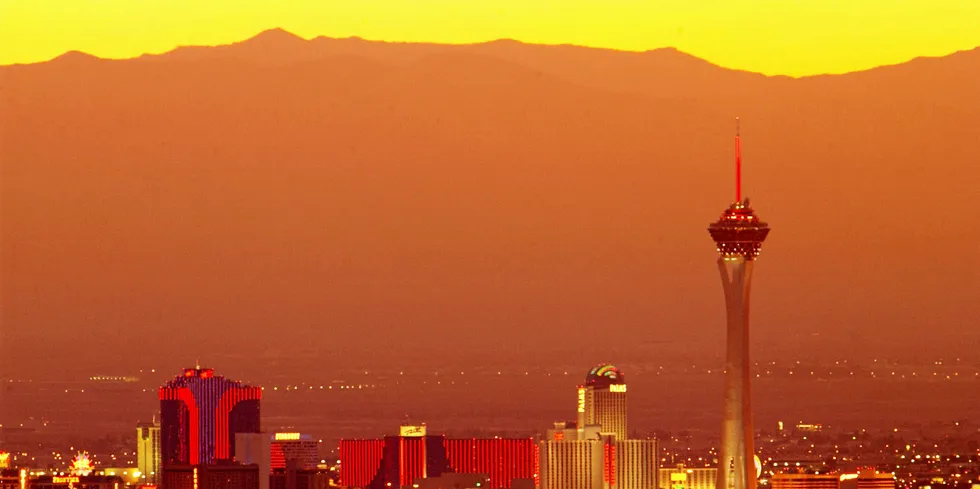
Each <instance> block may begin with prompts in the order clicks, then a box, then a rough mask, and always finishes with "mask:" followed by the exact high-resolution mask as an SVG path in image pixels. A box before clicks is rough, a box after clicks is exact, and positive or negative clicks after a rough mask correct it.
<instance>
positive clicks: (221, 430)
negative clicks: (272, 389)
mask: <svg viewBox="0 0 980 489" xmlns="http://www.w3.org/2000/svg"><path fill="white" fill-rule="evenodd" d="M159 394H160V437H161V440H160V448H161V457H162V465H163V466H164V467H167V466H169V465H208V464H213V463H215V462H216V461H218V460H230V459H231V458H232V457H233V456H234V454H235V434H236V433H258V432H260V425H259V422H260V419H259V402H260V400H261V399H262V389H260V388H258V387H250V386H247V385H243V384H242V383H240V382H236V381H232V380H228V379H225V378H224V377H221V376H215V375H214V370H212V369H209V368H206V369H202V368H199V367H198V368H188V369H184V372H183V373H182V374H181V375H178V376H177V377H176V378H174V379H173V380H171V381H169V382H167V383H166V384H165V385H164V386H163V387H161V388H160V393H159Z"/></svg>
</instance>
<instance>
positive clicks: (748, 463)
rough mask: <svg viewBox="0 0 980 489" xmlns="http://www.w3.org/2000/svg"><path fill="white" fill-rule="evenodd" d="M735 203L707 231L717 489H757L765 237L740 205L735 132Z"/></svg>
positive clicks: (739, 165)
mask: <svg viewBox="0 0 980 489" xmlns="http://www.w3.org/2000/svg"><path fill="white" fill-rule="evenodd" d="M735 167H736V170H735V175H736V176H735V202H734V203H732V204H731V205H730V206H729V207H728V209H726V210H725V211H724V212H723V213H722V215H721V218H720V219H719V220H718V221H716V222H714V223H712V224H710V225H709V226H708V232H709V233H710V234H711V238H712V239H713V240H714V241H715V244H716V245H717V249H718V255H719V256H718V271H719V273H720V274H721V283H722V287H723V289H724V292H725V307H726V310H727V323H728V324H727V343H726V345H727V346H726V355H725V404H724V414H723V421H722V431H721V448H720V451H719V457H718V467H719V470H718V481H717V483H716V484H717V488H718V489H729V488H734V489H755V488H756V472H755V470H754V465H755V462H754V461H755V447H754V440H753V431H752V403H751V393H750V390H751V389H750V379H751V372H750V365H751V364H750V363H749V291H750V289H751V284H752V269H753V266H754V264H755V259H756V258H757V257H758V255H759V252H760V251H761V250H762V242H763V241H765V239H766V236H768V234H769V226H768V225H767V224H766V223H764V222H762V221H760V220H759V219H758V218H757V217H756V215H755V213H754V212H753V211H752V208H751V207H749V200H748V199H745V200H742V181H741V172H742V153H741V137H740V135H739V133H738V131H737V130H736V132H735Z"/></svg>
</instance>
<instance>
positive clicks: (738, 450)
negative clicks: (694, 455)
mask: <svg viewBox="0 0 980 489" xmlns="http://www.w3.org/2000/svg"><path fill="white" fill-rule="evenodd" d="M752 268H753V261H752V260H747V259H745V258H744V257H741V256H737V257H719V258H718V270H719V273H720V275H721V282H722V288H723V289H724V292H725V309H726V311H727V331H726V333H727V335H726V336H727V339H726V342H727V344H726V349H725V350H726V351H725V406H724V420H723V421H722V434H721V449H720V452H719V457H718V467H719V470H718V485H717V486H716V487H718V488H720V489H729V488H734V489H755V485H756V483H755V467H754V465H755V449H754V448H755V447H754V443H753V430H752V406H751V395H750V392H751V364H750V363H749V294H750V291H751V286H752ZM725 469H727V470H725Z"/></svg>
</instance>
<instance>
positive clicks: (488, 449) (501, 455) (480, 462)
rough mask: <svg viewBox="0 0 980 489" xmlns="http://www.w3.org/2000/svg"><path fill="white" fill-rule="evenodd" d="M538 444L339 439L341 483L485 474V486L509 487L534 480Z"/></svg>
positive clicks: (404, 482) (374, 484)
mask: <svg viewBox="0 0 980 489" xmlns="http://www.w3.org/2000/svg"><path fill="white" fill-rule="evenodd" d="M538 465H539V459H538V445H537V443H536V442H535V441H534V440H533V439H531V438H461V439H457V438H446V437H444V436H433V435H425V436H388V437H385V438H384V439H374V440H341V442H340V485H341V486H345V487H359V488H372V489H373V488H377V489H381V488H387V487H393V488H400V487H412V485H413V484H416V483H419V481H422V480H424V479H428V478H437V477H440V476H441V475H443V474H453V473H454V474H481V475H482V476H484V479H485V480H486V481H487V482H486V484H485V485H484V486H483V487H489V488H509V487H511V484H512V483H513V481H514V480H527V481H536V478H537V469H538Z"/></svg>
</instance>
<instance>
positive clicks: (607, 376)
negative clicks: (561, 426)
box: [578, 364, 627, 440]
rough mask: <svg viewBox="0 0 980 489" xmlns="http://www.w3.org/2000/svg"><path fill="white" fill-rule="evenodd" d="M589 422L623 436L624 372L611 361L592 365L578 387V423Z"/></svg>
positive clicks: (605, 430)
mask: <svg viewBox="0 0 980 489" xmlns="http://www.w3.org/2000/svg"><path fill="white" fill-rule="evenodd" d="M592 425H596V426H599V427H600V430H599V431H600V432H602V433H610V434H613V435H616V438H617V439H619V440H625V439H626V436H627V433H626V376H625V375H624V374H623V372H621V371H620V370H619V369H618V368H616V367H615V366H613V365H608V364H602V365H597V366H595V367H593V368H592V370H589V373H588V374H587V375H586V376H585V384H583V385H581V386H579V388H578V426H579V427H585V426H592Z"/></svg>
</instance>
